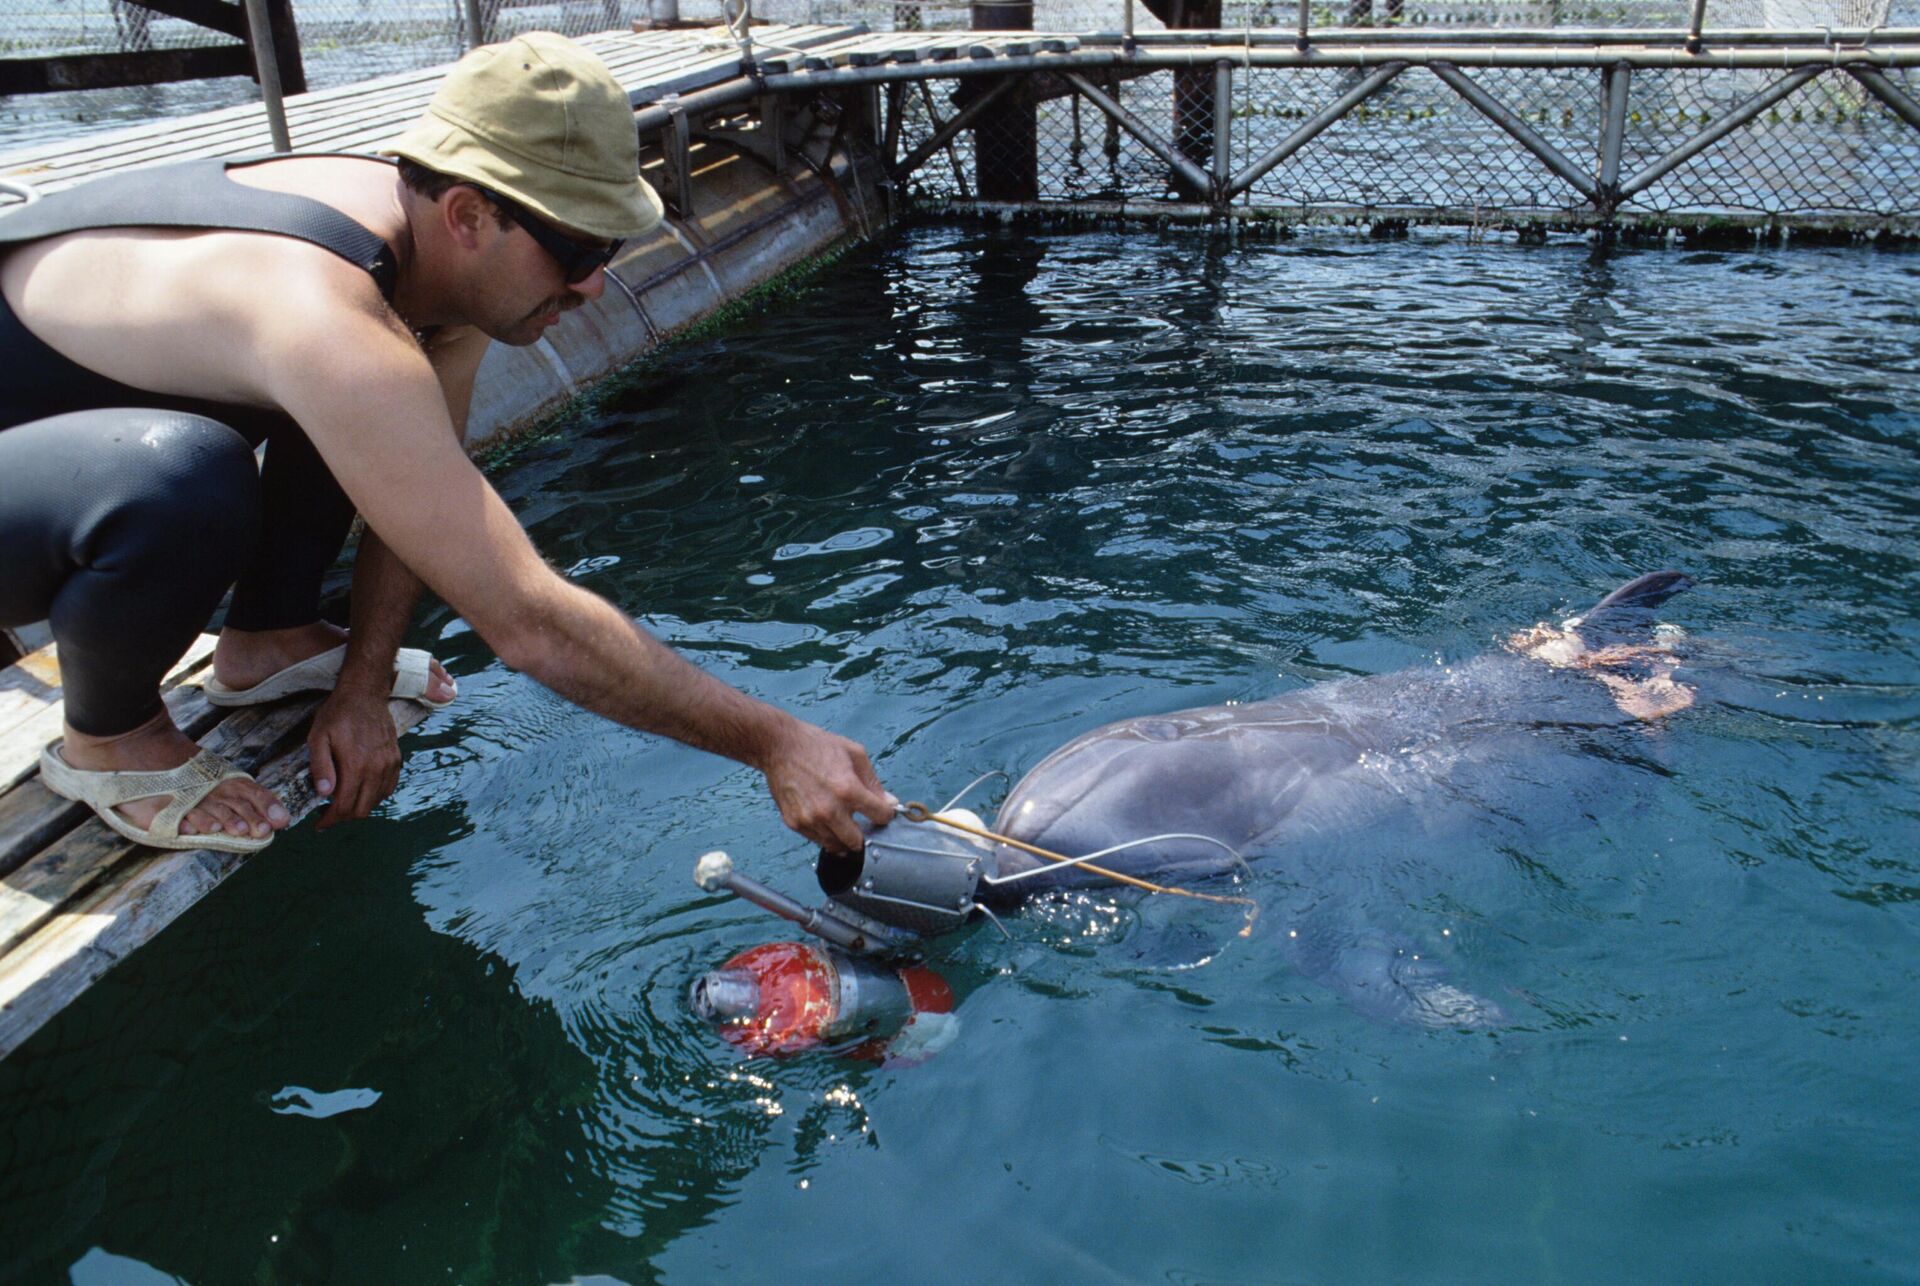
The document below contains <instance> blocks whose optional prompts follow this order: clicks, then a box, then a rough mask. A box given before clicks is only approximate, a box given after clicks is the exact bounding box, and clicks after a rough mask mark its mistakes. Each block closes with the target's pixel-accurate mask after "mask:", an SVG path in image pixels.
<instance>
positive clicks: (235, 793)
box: [221, 780, 289, 839]
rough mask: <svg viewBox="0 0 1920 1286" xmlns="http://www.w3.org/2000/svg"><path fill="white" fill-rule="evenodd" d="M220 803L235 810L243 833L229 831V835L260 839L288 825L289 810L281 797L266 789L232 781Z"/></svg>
mask: <svg viewBox="0 0 1920 1286" xmlns="http://www.w3.org/2000/svg"><path fill="white" fill-rule="evenodd" d="M221 802H222V803H223V804H225V805H226V806H227V807H228V808H230V809H232V810H233V813H234V815H235V816H236V817H237V818H238V819H239V821H240V823H241V825H242V827H243V828H244V829H243V830H240V831H235V830H233V828H232V827H228V832H229V833H230V834H235V835H239V834H246V835H252V836H253V837H254V838H256V839H259V838H262V837H264V836H266V835H270V834H272V833H273V831H274V830H275V829H276V828H277V827H278V826H284V825H286V823H287V821H288V820H289V819H288V814H287V810H286V806H285V805H283V804H282V803H281V802H280V798H279V796H277V795H275V794H274V793H273V792H272V791H270V790H268V789H266V788H265V787H264V786H261V785H258V784H257V783H254V782H250V781H238V780H236V781H231V782H228V783H226V789H225V791H223V792H222V799H221Z"/></svg>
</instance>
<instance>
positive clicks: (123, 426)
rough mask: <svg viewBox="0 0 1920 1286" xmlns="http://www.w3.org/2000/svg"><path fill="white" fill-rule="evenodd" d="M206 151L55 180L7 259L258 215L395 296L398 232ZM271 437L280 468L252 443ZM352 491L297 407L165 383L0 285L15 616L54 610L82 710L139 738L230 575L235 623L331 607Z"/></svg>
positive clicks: (0, 220)
mask: <svg viewBox="0 0 1920 1286" xmlns="http://www.w3.org/2000/svg"><path fill="white" fill-rule="evenodd" d="M229 164H244V162H225V161H218V160H213V161H191V162H187V163H185V164H181V165H170V166H164V167H158V168H154V169H147V170H138V171H133V172H131V173H128V174H125V175H119V176H115V177H113V178H108V179H100V180H96V181H94V182H92V183H88V184H85V185H82V186H80V187H77V188H73V189H71V190H69V191H66V192H60V193H56V194H54V195H52V196H48V197H45V198H43V199H42V200H40V201H37V202H35V203H34V204H32V205H29V206H25V207H21V208H18V209H16V210H14V211H12V212H10V213H6V214H0V257H4V256H5V255H6V254H7V252H8V251H10V250H13V249H15V248H16V247H18V246H20V245H24V244H26V243H28V242H32V241H38V240H41V239H43V238H46V237H51V236H58V235H61V234H62V233H66V232H78V231H83V230H87V229H92V228H106V227H178V228H200V229H241V230H247V231H258V232H268V233H273V234H276V235H281V236H290V237H296V238H299V239H301V240H305V241H310V242H312V243H314V244H316V245H319V246H322V247H324V248H326V249H328V250H331V251H333V252H334V253H336V254H338V255H340V256H341V257H342V258H345V259H347V260H348V261H349V262H352V263H354V264H356V265H358V266H360V267H362V268H365V269H366V270H367V271H368V272H369V273H371V274H372V275H373V277H374V280H375V282H376V283H377V284H378V285H379V287H380V290H381V294H382V295H383V296H387V297H388V298H389V299H390V298H391V294H392V288H393V261H392V254H391V251H390V250H389V248H388V247H387V245H386V243H385V242H383V241H381V240H380V238H379V237H377V236H375V235H374V234H373V233H371V232H369V231H368V230H367V229H366V228H364V227H362V226H361V225H360V224H358V223H356V222H354V221H353V220H351V219H349V218H347V217H346V216H345V215H343V214H341V213H340V212H339V211H337V210H335V209H333V208H332V207H331V206H328V205H325V204H323V203H321V202H318V201H313V200H309V199H307V198H305V197H299V196H293V195H289V194H287V193H281V192H269V191H265V190H263V189H259V188H253V187H249V186H247V185H245V184H241V183H236V182H234V181H233V180H232V179H230V178H228V177H227V176H226V170H227V167H228V165H229ZM262 442H264V443H266V454H265V462H264V466H262V467H256V464H255V461H254V455H253V450H254V448H255V447H256V446H258V445H259V444H260V443H262ZM352 521H353V505H352V503H351V502H350V501H348V499H347V497H346V495H345V494H344V493H343V492H342V491H341V490H340V486H339V484H338V483H337V482H335V481H334V478H333V475H332V473H331V472H330V471H329V470H328V469H327V467H326V465H325V464H324V463H323V462H322V461H321V459H320V456H319V454H318V453H317V452H316V451H315V450H314V448H313V444H312V443H311V442H309V441H308V440H307V436H306V434H304V433H303V432H301V430H300V428H299V426H297V425H295V424H294V423H293V421H292V420H290V419H288V418H287V417H286V416H284V415H280V414H277V413H272V412H264V411H260V410H257V409H253V408H247V407H236V406H229V405H222V404H218V403H212V402H206V401H197V400H194V399H188V398H179V397H170V396H166V395H162V394H155V393H148V392H144V391H142V390H140V389H135V388H132V387H129V386H128V385H125V384H120V383H117V382H116V381H114V380H110V379H107V378H106V377H105V376H102V375H99V374H97V373H96V372H94V371H91V370H88V369H87V368H86V367H84V366H81V365H79V364H78V363H76V362H72V361H69V360H68V359H67V358H65V357H63V356H61V355H60V354H59V353H57V352H55V351H54V350H53V349H52V348H49V347H48V346H47V345H46V344H44V343H42V342H41V341H40V340H39V339H38V338H37V337H36V336H35V335H34V334H33V333H32V332H31V331H29V330H28V329H27V328H26V326H25V325H24V324H23V323H22V322H21V321H20V319H19V318H18V317H17V316H16V315H15V314H14V312H13V309H12V308H11V307H9V306H8V305H7V303H6V300H5V298H4V296H0V626H14V625H24V624H27V623H30V622H33V621H38V620H42V619H44V620H46V621H48V622H49V624H50V626H51V628H52V631H53V636H54V639H55V641H56V642H57V643H58V644H59V647H60V662H61V677H62V682H63V695H64V698H65V703H66V717H67V720H68V722H69V723H71V724H72V725H73V726H74V727H75V728H76V729H78V730H79V731H81V732H85V733H91V734H94V735H99V736H111V735H114V734H116V733H121V732H126V731H129V730H130V729H132V728H135V727H138V726H139V725H140V724H142V723H144V722H146V721H147V720H148V719H150V718H152V717H153V716H154V715H155V714H157V713H158V712H159V710H160V696H159V684H160V679H161V678H162V677H163V676H164V675H165V673H166V671H167V669H168V668H169V667H170V666H172V665H173V663H174V662H175V661H177V660H178V659H179V658H180V656H181V655H182V654H183V653H184V652H185V651H186V649H187V647H188V646H189V645H190V644H191V643H192V642H193V639H194V636H195V635H196V634H198V633H199V631H200V630H202V629H203V628H205V626H206V624H207V619H208V617H209V616H211V615H212V613H213V610H214V608H215V607H217V606H218V605H219V602H220V596H221V595H222V594H224V593H225V592H226V590H227V587H228V586H230V585H231V586H233V587H234V596H233V602H232V604H231V605H230V607H229V609H228V611H227V617H226V620H227V624H229V625H232V626H234V627H235V628H237V629H248V630H265V629H283V628H291V627H294V626H299V625H306V624H310V623H311V622H313V621H315V620H317V619H319V603H320V582H321V577H322V576H323V575H324V574H325V572H326V569H327V567H328V566H329V565H330V564H331V563H332V562H333V560H334V558H335V557H336V556H337V555H338V554H339V552H340V546H341V545H342V544H343V543H344V541H345V539H346V534H347V529H348V526H349V525H350V524H351V522H352Z"/></svg>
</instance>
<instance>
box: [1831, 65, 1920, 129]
mask: <svg viewBox="0 0 1920 1286" xmlns="http://www.w3.org/2000/svg"><path fill="white" fill-rule="evenodd" d="M1845 70H1846V72H1847V74H1848V75H1850V76H1852V77H1853V78H1854V79H1855V80H1857V81H1859V82H1860V83H1861V84H1862V85H1865V86H1866V87H1867V92H1868V93H1870V94H1872V95H1873V96H1874V97H1875V98H1877V99H1879V100H1880V101H1881V102H1882V103H1885V104H1886V106H1887V110H1888V111H1890V112H1892V113H1893V114H1894V115H1895V116H1898V117H1899V118H1900V119H1901V120H1903V121H1905V122H1906V123H1907V124H1909V125H1911V126H1913V127H1914V128H1915V129H1920V103H1916V102H1914V101H1913V97H1912V95H1910V94H1908V93H1907V92H1906V91H1905V90H1903V89H1901V88H1900V87H1899V86H1898V85H1896V84H1894V83H1893V82H1892V81H1890V80H1888V79H1887V78H1886V76H1885V75H1884V74H1882V73H1880V72H1878V71H1875V70H1874V69H1873V68H1871V67H1851V66H1850V67H1847V68H1846V69H1845Z"/></svg>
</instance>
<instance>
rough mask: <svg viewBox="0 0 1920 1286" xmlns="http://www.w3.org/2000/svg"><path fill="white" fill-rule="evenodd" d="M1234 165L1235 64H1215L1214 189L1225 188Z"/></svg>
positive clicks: (1224, 62)
mask: <svg viewBox="0 0 1920 1286" xmlns="http://www.w3.org/2000/svg"><path fill="white" fill-rule="evenodd" d="M1232 166H1233V64H1232V63H1230V62H1226V61H1225V60H1222V61H1220V62H1217V63H1215V64H1214V65H1213V190H1214V191H1215V192H1220V191H1222V190H1224V189H1225V187H1226V184H1227V175H1228V173H1229V171H1230V170H1231V169H1232Z"/></svg>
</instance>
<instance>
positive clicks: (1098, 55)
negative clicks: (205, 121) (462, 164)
mask: <svg viewBox="0 0 1920 1286" xmlns="http://www.w3.org/2000/svg"><path fill="white" fill-rule="evenodd" d="M1187 34H1190V35H1191V34H1198V33H1191V32H1189V33H1187ZM1207 34H1208V37H1209V39H1218V36H1219V33H1217V32H1214V33H1207ZM1320 34H1321V36H1322V37H1325V36H1328V35H1331V34H1332V33H1331V32H1322V33H1320ZM1372 34H1373V35H1376V36H1385V35H1392V34H1395V33H1393V32H1378V31H1376V32H1373V33H1372ZM1414 34H1418V33H1414ZM1884 35H1885V33H1882V34H1881V35H1879V36H1875V37H1874V45H1873V47H1872V48H1853V47H1833V46H1828V45H1826V44H1824V43H1820V44H1809V45H1805V46H1799V45H1795V46H1779V45H1764V44H1761V43H1756V44H1754V45H1753V46H1751V47H1749V48H1729V47H1728V45H1727V43H1726V42H1725V41H1724V40H1716V42H1715V45H1714V53H1713V56H1712V58H1711V59H1709V60H1706V61H1702V60H1701V59H1698V58H1694V57H1691V56H1689V55H1688V54H1687V53H1686V51H1685V50H1683V49H1682V48H1680V46H1679V45H1678V44H1670V45H1668V46H1666V47H1664V48H1631V47H1629V48H1617V47H1610V46H1602V45H1597V44H1592V45H1566V46H1553V47H1550V46H1540V47H1530V46H1515V47H1513V48H1493V47H1490V46H1488V45H1487V44H1486V43H1485V40H1484V39H1483V40H1482V41H1481V42H1480V43H1479V44H1477V45H1475V46H1474V47H1471V48H1457V47H1448V46H1447V45H1446V44H1445V43H1444V42H1434V43H1427V44H1420V45H1405V44H1398V43H1394V42H1388V41H1381V42H1377V43H1370V44H1364V45H1348V46H1342V47H1335V46H1333V45H1332V44H1331V43H1330V42H1327V41H1325V40H1322V41H1320V42H1318V43H1316V44H1315V45H1314V48H1313V50H1312V52H1311V53H1310V54H1301V53H1300V52H1298V51H1297V50H1295V49H1293V48H1291V47H1290V46H1288V47H1280V48H1276V47H1274V46H1272V45H1268V46H1266V47H1264V48H1263V47H1261V46H1260V45H1258V44H1251V45H1246V46H1240V45H1234V46H1201V45H1193V46H1185V45H1182V46H1166V47H1161V48H1149V47H1146V46H1144V45H1143V46H1142V47H1141V48H1139V49H1136V50H1134V51H1133V52H1132V53H1131V54H1128V53H1123V52H1122V51H1121V50H1120V49H1118V48H1117V47H1116V48H1095V49H1088V48H1081V49H1078V50H1074V51H1073V52H1070V53H1040V54H1029V55H1024V56H1008V57H994V58H968V59H953V60H948V61H944V62H935V63H917V62H916V63H890V64H881V65H877V66H870V67H839V68H834V69H831V70H823V71H802V72H786V73H780V74H770V75H768V76H766V77H765V78H764V82H763V84H761V85H759V86H756V85H755V84H754V83H753V82H752V81H750V80H748V79H746V78H745V77H742V78H741V79H739V80H736V81H730V82H728V83H727V84H724V85H717V86H714V87H713V88H711V89H705V90H699V91H696V92H694V93H691V94H686V95H683V96H682V98H681V100H680V101H681V105H682V106H683V108H684V109H685V110H686V111H687V113H688V114H689V115H693V116H701V115H704V114H711V113H713V112H718V111H724V110H726V109H727V108H730V107H735V106H738V105H739V104H741V103H744V102H747V101H749V100H751V99H752V98H753V97H754V96H755V95H756V94H758V93H761V92H764V91H774V92H793V93H813V92H816V91H819V90H822V89H830V88H833V87H835V86H841V85H862V84H873V83H876V82H891V81H902V80H907V81H912V80H920V81H924V80H927V79H937V80H946V79H956V78H960V77H965V76H1005V75H1007V74H1009V73H1012V72H1054V73H1056V74H1064V73H1066V72H1069V71H1079V72H1089V71H1095V70H1101V69H1116V68H1122V67H1124V68H1126V69H1128V70H1130V71H1140V72H1146V71H1153V70H1158V69H1162V68H1178V67H1195V66H1210V65H1212V64H1213V63H1216V62H1219V61H1220V60H1221V59H1223V58H1226V59H1230V60H1232V61H1233V62H1235V63H1238V64H1240V65H1241V66H1245V67H1280V68H1297V67H1339V68H1360V69H1365V70H1371V69H1373V68H1377V67H1379V66H1380V65H1381V64H1382V63H1389V62H1406V63H1408V64H1427V63H1434V62H1447V63H1451V64H1453V65H1454V66H1456V67H1539V68H1566V67H1587V68H1601V67H1609V66H1614V65H1618V64H1625V65H1626V66H1629V67H1632V68H1634V69H1636V70H1645V69H1654V68H1672V67H1692V68H1700V67H1710V68H1712V69H1715V70H1720V69H1726V68H1752V69H1756V70H1767V71H1781V70H1790V69H1793V68H1795V67H1817V68H1820V69H1824V68H1829V67H1840V68H1841V69H1843V70H1848V71H1852V70H1853V69H1855V68H1874V67H1880V68H1890V67H1920V43H1916V44H1912V45H1908V46H1896V45H1894V44H1893V43H1892V42H1889V41H1886V40H1884ZM634 123H635V126H636V128H637V129H639V130H640V131H641V132H642V133H646V132H649V131H651V130H655V129H659V128H660V127H661V126H663V125H665V124H666V123H667V112H666V109H665V108H663V107H661V106H659V105H658V104H651V105H648V106H644V107H641V108H639V109H638V110H637V111H636V112H635V114H634Z"/></svg>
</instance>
